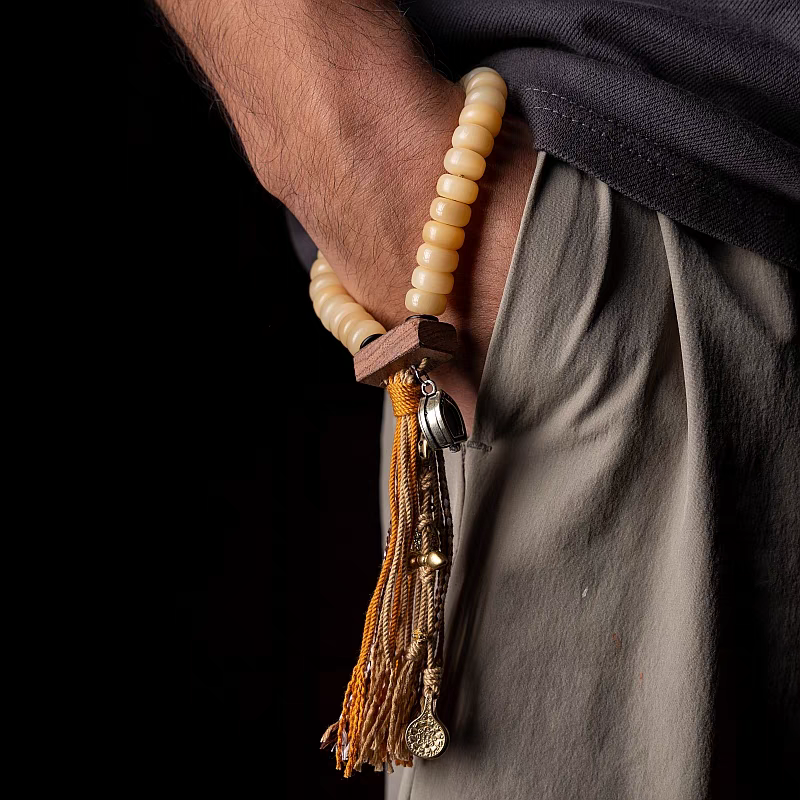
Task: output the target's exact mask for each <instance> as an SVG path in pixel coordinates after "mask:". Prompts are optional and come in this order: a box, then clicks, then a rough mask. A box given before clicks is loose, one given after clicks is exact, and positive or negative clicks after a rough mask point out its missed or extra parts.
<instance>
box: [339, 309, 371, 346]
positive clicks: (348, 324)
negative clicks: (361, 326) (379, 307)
mask: <svg viewBox="0 0 800 800" xmlns="http://www.w3.org/2000/svg"><path fill="white" fill-rule="evenodd" d="M365 319H372V314H370V313H369V311H367V310H366V309H365V308H359V310H356V311H351V312H350V313H349V314H347V315H345V316H344V317H342V319H341V320H339V332H338V333H337V335H336V338H337V339H338V340H339V341H340V342H341V343H342V344H343V345H344V346H345V347H347V337H348V336H349V335H350V331H352V329H353V326H354V325H355V324H356V323H357V322H361V321H362V320H365Z"/></svg>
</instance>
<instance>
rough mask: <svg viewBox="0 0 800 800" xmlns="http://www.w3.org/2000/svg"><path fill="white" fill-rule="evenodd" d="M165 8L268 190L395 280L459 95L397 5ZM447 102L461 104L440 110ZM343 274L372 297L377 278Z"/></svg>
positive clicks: (328, 244)
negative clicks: (422, 47) (436, 69)
mask: <svg viewBox="0 0 800 800" xmlns="http://www.w3.org/2000/svg"><path fill="white" fill-rule="evenodd" d="M161 5H162V8H163V9H164V12H165V14H166V16H167V18H168V19H169V21H170V23H171V24H172V25H173V27H174V28H175V30H176V31H177V33H178V34H179V35H180V36H181V38H182V39H183V40H184V42H185V43H186V45H187V47H188V48H189V49H190V51H191V53H192V55H193V57H194V58H195V60H196V61H197V63H198V65H199V66H200V67H201V69H202V70H203V71H204V72H205V74H206V75H207V77H208V79H209V80H210V82H211V83H212V85H213V88H214V90H215V91H216V92H217V94H218V95H219V96H220V98H221V100H222V102H223V103H224V105H225V108H226V109H227V112H228V114H229V115H230V118H231V121H232V124H233V126H234V127H235V129H236V131H237V133H238V134H239V137H240V138H241V141H242V144H243V146H244V149H245V151H246V153H247V156H248V158H249V160H250V162H251V164H252V166H253V169H254V170H255V172H256V174H257V175H258V177H259V179H260V180H261V182H262V183H263V185H264V186H265V187H266V189H267V190H268V191H269V192H270V193H271V194H273V195H274V196H276V197H277V198H278V199H280V200H281V201H282V202H283V203H285V204H286V205H287V206H288V207H289V208H290V210H291V211H292V212H293V213H294V214H295V216H297V217H298V219H300V221H301V222H302V223H303V224H304V226H305V227H306V229H307V230H308V231H309V233H310V234H311V235H312V237H313V238H314V239H315V241H317V242H318V244H319V245H320V247H322V248H323V249H324V250H325V251H326V253H327V252H329V251H331V250H332V251H333V252H331V253H330V255H331V256H332V258H333V262H332V263H334V264H335V265H337V264H338V265H339V266H341V267H343V268H344V267H346V268H347V270H348V271H350V270H355V269H364V266H363V265H364V264H365V263H367V264H375V265H376V266H379V268H380V271H381V272H382V273H384V275H387V274H388V276H389V280H393V274H392V267H393V264H394V262H397V263H398V264H399V261H400V260H401V259H405V262H406V265H408V261H409V253H410V254H411V255H410V258H411V259H412V260H413V254H414V252H415V251H416V246H415V244H414V242H415V241H416V239H417V238H418V237H419V229H421V222H424V215H425V211H426V206H427V203H426V202H425V201H423V200H421V199H420V198H421V197H424V196H426V195H429V194H430V187H431V185H432V182H433V184H435V180H436V177H437V175H438V173H437V170H438V168H439V166H440V165H439V163H438V162H439V161H440V160H441V156H442V155H443V153H444V150H446V149H447V145H448V139H449V135H450V133H451V132H452V127H453V121H454V120H455V119H456V118H457V116H458V110H459V109H460V103H461V102H462V98H463V94H462V93H460V90H459V89H458V87H456V86H454V85H452V84H450V83H449V82H447V81H446V80H444V79H443V78H442V77H441V76H439V75H438V74H436V73H435V72H434V71H433V70H432V69H431V68H430V66H429V65H428V64H427V62H426V61H425V59H424V58H423V56H422V54H421V53H420V52H419V51H418V49H417V47H416V44H415V42H414V40H413V37H412V35H411V33H410V32H409V30H408V28H407V26H406V24H405V21H404V20H403V18H402V16H401V15H400V14H399V13H398V12H397V11H396V9H395V8H394V6H393V5H392V4H390V3H384V2H363V3H360V4H359V5H353V4H351V3H348V2H342V1H341V0H331V1H329V2H326V1H325V0H313V2H310V1H309V0H282V1H277V0H161ZM443 106H444V107H446V108H452V112H451V113H449V114H443V113H442V107H443ZM429 199H430V198H429ZM429 199H428V202H429ZM378 201H380V202H378ZM411 211H416V212H417V214H418V215H421V216H420V224H419V225H416V224H414V225H411V224H409V220H408V215H409V212H411ZM405 271H408V268H407V269H406V270H405ZM343 278H344V279H345V280H348V279H350V280H351V281H352V280H358V281H359V283H360V291H361V293H362V299H363V300H365V301H366V302H369V300H370V299H371V298H370V297H369V296H366V297H364V296H363V294H364V293H366V294H367V295H369V294H371V293H372V292H373V291H377V289H378V288H379V287H377V286H373V285H372V283H374V282H371V281H369V280H360V279H359V277H358V276H353V275H348V274H347V273H345V275H344V276H343ZM380 288H381V290H385V287H380ZM398 288H399V287H398Z"/></svg>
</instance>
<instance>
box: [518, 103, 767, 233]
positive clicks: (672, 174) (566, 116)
mask: <svg viewBox="0 0 800 800" xmlns="http://www.w3.org/2000/svg"><path fill="white" fill-rule="evenodd" d="M530 108H531V109H533V110H535V109H541V110H543V111H549V112H550V113H551V114H554V115H555V116H557V117H563V118H564V119H566V120H568V121H570V122H574V123H576V124H577V125H580V126H581V127H583V128H587V129H588V130H590V131H592V132H593V133H599V134H600V136H602V137H603V138H604V139H607V140H608V141H609V142H611V144H614V145H616V146H617V147H619V148H620V149H621V150H624V151H625V152H626V153H631V154H632V155H635V156H637V157H638V158H641V159H642V160H644V161H646V162H647V163H648V164H652V165H653V166H655V167H658V168H659V169H661V170H663V171H664V172H666V173H667V174H668V175H669V176H670V177H672V178H680V179H681V180H683V181H685V182H686V183H690V184H693V185H694V187H695V188H696V189H697V191H698V192H699V193H700V194H702V195H705V196H706V197H710V198H715V199H716V195H714V194H712V193H711V192H710V191H708V190H704V189H703V188H702V187H701V186H700V185H699V184H700V182H701V181H702V178H691V177H689V176H687V175H683V174H681V173H678V172H671V171H670V169H669V168H668V167H666V166H665V165H664V164H661V163H660V162H658V161H653V159H651V158H647V156H646V155H644V154H643V153H640V152H639V151H638V150H634V149H632V148H630V147H625V145H624V144H623V143H622V142H620V141H618V140H616V139H612V138H611V137H610V136H609V135H608V134H607V133H606V132H605V131H601V130H599V129H598V128H593V127H592V126H591V125H588V124H587V123H585V122H583V121H582V120H580V119H577V118H576V117H571V116H569V114H564V113H563V112H561V111H557V110H556V109H554V108H550V107H549V106H530ZM631 135H632V136H634V138H636V135H635V134H631ZM729 199H730V200H733V201H734V202H735V203H737V204H738V205H739V206H745V207H746V208H747V210H748V211H749V212H751V213H753V214H756V216H759V217H762V218H764V219H781V218H782V217H783V215H781V214H767V213H765V212H763V211H760V210H759V209H757V208H753V206H752V203H746V202H745V201H743V200H741V199H740V198H738V197H735V196H734V195H733V194H729Z"/></svg>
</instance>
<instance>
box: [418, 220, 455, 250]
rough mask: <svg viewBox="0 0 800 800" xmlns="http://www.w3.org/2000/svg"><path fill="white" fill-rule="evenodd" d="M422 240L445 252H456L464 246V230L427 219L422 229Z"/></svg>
mask: <svg viewBox="0 0 800 800" xmlns="http://www.w3.org/2000/svg"><path fill="white" fill-rule="evenodd" d="M422 238H423V240H424V241H426V242H427V243H428V244H434V245H436V246H437V247H442V248H444V249H445V250H458V248H459V247H461V245H462V244H464V229H463V228H456V227H455V225H445V224H444V223H443V222H437V221H436V220H434V219H429V220H428V221H427V222H426V223H425V225H424V227H423V228H422Z"/></svg>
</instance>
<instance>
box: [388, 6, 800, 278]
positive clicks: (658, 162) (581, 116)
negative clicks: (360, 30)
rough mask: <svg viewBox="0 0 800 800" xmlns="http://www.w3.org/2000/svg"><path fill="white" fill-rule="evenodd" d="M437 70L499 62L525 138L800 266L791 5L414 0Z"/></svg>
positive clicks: (798, 46)
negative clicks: (528, 132) (526, 129)
mask: <svg viewBox="0 0 800 800" xmlns="http://www.w3.org/2000/svg"><path fill="white" fill-rule="evenodd" d="M400 5H401V8H402V9H403V10H404V11H405V12H406V14H407V17H408V19H410V20H411V22H412V23H413V24H414V26H415V27H416V29H417V30H418V32H419V33H420V38H421V41H422V43H423V45H424V46H425V47H426V48H427V49H428V51H429V53H430V54H431V56H432V58H433V60H434V61H435V63H436V66H437V67H438V68H440V69H442V70H443V71H445V72H447V73H449V77H451V78H458V77H459V76H460V75H461V74H463V73H464V72H466V71H468V70H469V69H471V68H472V67H474V66H476V65H478V64H486V65H488V66H491V67H494V68H495V69H497V70H498V71H499V72H500V73H501V74H502V75H503V77H504V78H505V80H506V82H507V83H508V87H509V98H510V104H511V107H512V108H514V107H516V110H517V111H519V112H520V113H521V114H523V115H524V116H525V117H526V119H527V120H528V122H529V124H530V126H531V129H532V131H533V136H534V141H535V145H536V147H537V148H538V149H540V150H545V151H547V152H549V153H552V154H553V155H555V156H557V157H558V158H561V159H563V160H564V161H567V162H568V163H571V164H574V165H575V166H577V167H579V168H580V169H582V170H584V171H585V172H587V173H589V174H591V175H593V176H595V177H597V178H599V179H601V180H602V181H604V182H605V183H607V184H608V185H610V186H611V187H613V188H614V189H617V190H618V191H619V192H621V193H622V194H625V195H627V196H628V197H631V198H633V199H634V200H636V201H638V202H640V203H642V204H643V205H645V206H647V207H648V208H652V209H654V210H656V211H660V212H662V213H664V214H665V215H667V216H668V217H670V218H672V219H674V220H677V221H678V222H682V223H684V224H686V225H688V226H690V227H691V228H693V229H694V230H696V231H699V232H701V233H706V234H709V235H711V236H713V237H716V238H718V239H721V240H723V241H725V242H728V243H730V244H735V245H738V246H740V247H744V248H747V249H749V250H753V251H754V252H757V253H759V254H761V255H763V256H764V257H766V258H768V259H771V260H773V261H776V262H778V263H780V264H783V265H786V266H791V267H795V268H798V269H800V224H799V223H800V215H798V211H797V208H798V205H799V201H800V148H799V147H798V144H800V75H798V64H800V2H798V0H783V1H781V0H750V2H748V1H747V0H703V2H695V1H694V0H647V2H645V1H644V0H415V2H413V3H401V4H400Z"/></svg>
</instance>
